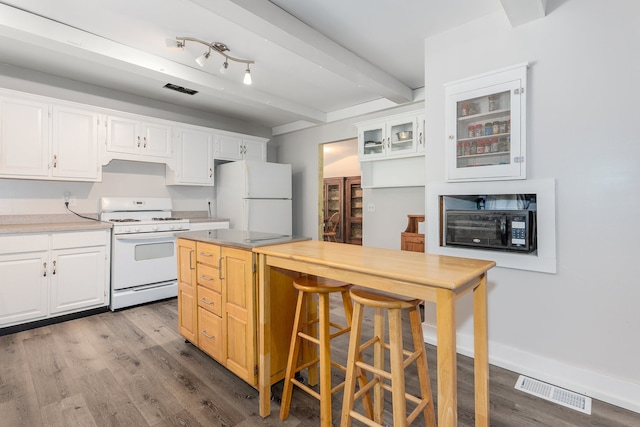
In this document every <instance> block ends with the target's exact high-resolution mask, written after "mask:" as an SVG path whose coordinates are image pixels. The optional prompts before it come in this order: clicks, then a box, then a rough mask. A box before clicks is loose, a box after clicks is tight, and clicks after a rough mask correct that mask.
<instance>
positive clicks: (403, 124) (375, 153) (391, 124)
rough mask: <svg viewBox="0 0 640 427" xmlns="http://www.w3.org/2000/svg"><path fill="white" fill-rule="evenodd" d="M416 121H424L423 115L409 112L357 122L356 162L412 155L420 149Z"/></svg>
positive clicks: (420, 134)
mask: <svg viewBox="0 0 640 427" xmlns="http://www.w3.org/2000/svg"><path fill="white" fill-rule="evenodd" d="M420 120H422V121H424V120H423V117H422V118H421V117H419V113H418V112H412V113H409V114H403V115H397V116H392V117H388V118H385V119H382V120H381V121H374V122H365V123H359V124H357V126H358V144H359V147H358V151H359V153H358V154H359V159H360V161H361V162H362V161H367V160H376V159H381V158H394V157H408V156H415V155H417V152H419V151H424V150H423V147H424V136H423V126H422V125H421V122H420Z"/></svg>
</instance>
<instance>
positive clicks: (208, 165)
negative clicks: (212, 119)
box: [166, 128, 214, 185]
mask: <svg viewBox="0 0 640 427" xmlns="http://www.w3.org/2000/svg"><path fill="white" fill-rule="evenodd" d="M175 133H176V150H175V158H174V169H173V170H170V169H169V166H167V174H166V182H167V184H169V185H213V182H214V174H213V134H212V133H211V132H203V131H199V130H194V129H181V128H176V129H175Z"/></svg>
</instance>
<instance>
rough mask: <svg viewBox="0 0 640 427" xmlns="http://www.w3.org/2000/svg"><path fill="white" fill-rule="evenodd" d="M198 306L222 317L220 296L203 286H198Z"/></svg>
mask: <svg viewBox="0 0 640 427" xmlns="http://www.w3.org/2000/svg"><path fill="white" fill-rule="evenodd" d="M198 306H200V307H202V308H204V309H205V310H209V311H210V312H212V313H213V314H215V315H218V316H222V295H220V294H219V293H217V292H214V291H212V290H211V289H209V288H205V287H204V286H198Z"/></svg>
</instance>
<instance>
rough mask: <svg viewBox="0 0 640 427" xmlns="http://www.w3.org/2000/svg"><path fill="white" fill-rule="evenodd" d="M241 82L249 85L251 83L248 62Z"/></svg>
mask: <svg viewBox="0 0 640 427" xmlns="http://www.w3.org/2000/svg"><path fill="white" fill-rule="evenodd" d="M242 82H243V83H244V84H246V85H250V84H251V83H252V81H251V70H250V69H249V64H247V69H246V71H245V72H244V80H242Z"/></svg>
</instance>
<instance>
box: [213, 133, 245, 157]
mask: <svg viewBox="0 0 640 427" xmlns="http://www.w3.org/2000/svg"><path fill="white" fill-rule="evenodd" d="M242 149H243V146H242V138H238V137H234V136H228V135H216V142H215V152H214V155H215V158H216V159H221V160H242V157H243V156H242Z"/></svg>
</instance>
